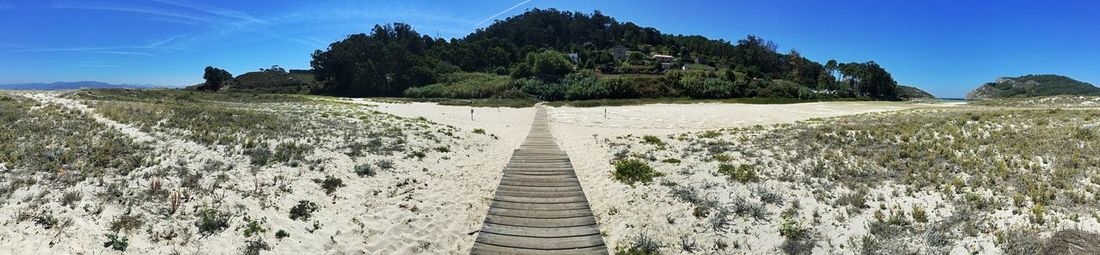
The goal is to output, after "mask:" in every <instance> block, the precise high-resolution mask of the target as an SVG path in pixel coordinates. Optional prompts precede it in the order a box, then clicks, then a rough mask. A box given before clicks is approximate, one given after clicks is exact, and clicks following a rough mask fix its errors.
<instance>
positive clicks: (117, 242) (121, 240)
mask: <svg viewBox="0 0 1100 255" xmlns="http://www.w3.org/2000/svg"><path fill="white" fill-rule="evenodd" d="M129 246H130V240H129V239H126V237H125V236H119V235H118V234H115V233H110V234H107V242H104V243H103V247H104V248H111V249H112V250H116V251H126V247H129Z"/></svg>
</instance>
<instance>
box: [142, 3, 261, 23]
mask: <svg viewBox="0 0 1100 255" xmlns="http://www.w3.org/2000/svg"><path fill="white" fill-rule="evenodd" d="M154 1H156V2H159V3H163V4H167V5H172V6H177V7H182V8H186V9H190V10H195V11H199V12H204V13H208V14H213V15H217V16H221V17H226V18H233V19H238V20H244V21H249V22H255V23H261V24H263V23H266V21H264V20H262V19H258V18H256V17H253V16H252V15H249V14H248V13H245V12H242V11H238V10H232V9H226V8H221V7H217V6H211V5H206V4H201V3H195V2H185V1H170V0H154Z"/></svg>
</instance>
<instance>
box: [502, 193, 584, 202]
mask: <svg viewBox="0 0 1100 255" xmlns="http://www.w3.org/2000/svg"><path fill="white" fill-rule="evenodd" d="M493 200H497V201H508V202H519V203H532V204H564V203H576V202H584V203H587V202H588V200H585V199H584V196H563V197H517V196H508V195H502V194H497V195H496V196H494V197H493Z"/></svg>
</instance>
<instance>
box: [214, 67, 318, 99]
mask: <svg viewBox="0 0 1100 255" xmlns="http://www.w3.org/2000/svg"><path fill="white" fill-rule="evenodd" d="M316 83H317V81H316V79H314V77H313V73H312V72H310V71H308V70H290V71H289V72H288V71H287V70H286V69H283V68H281V67H279V66H272V67H271V68H267V69H263V68H261V69H260V71H257V72H248V73H244V74H241V75H238V76H237V77H236V78H233V80H232V82H230V83H229V84H228V87H226V88H225V89H224V90H223V91H234V92H252V93H308V92H310V91H311V90H313V89H315V88H316V87H317V86H318V85H317V84H316Z"/></svg>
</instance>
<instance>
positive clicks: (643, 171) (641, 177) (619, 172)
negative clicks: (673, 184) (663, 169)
mask: <svg viewBox="0 0 1100 255" xmlns="http://www.w3.org/2000/svg"><path fill="white" fill-rule="evenodd" d="M614 165H615V171H614V172H612V173H611V178H613V179H615V180H617V181H620V182H623V183H626V184H629V185H631V186H633V185H634V183H636V182H641V183H643V184H649V183H650V182H652V181H653V178H654V177H659V176H664V174H662V173H660V172H657V171H655V170H653V168H652V167H649V165H648V164H646V163H645V162H642V161H640V160H636V159H628V160H619V161H615V163H614Z"/></svg>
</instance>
